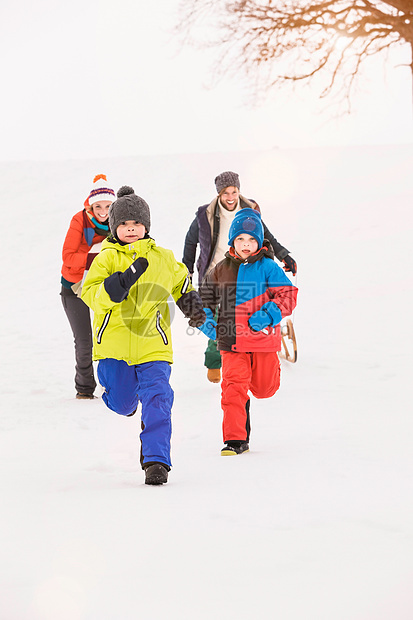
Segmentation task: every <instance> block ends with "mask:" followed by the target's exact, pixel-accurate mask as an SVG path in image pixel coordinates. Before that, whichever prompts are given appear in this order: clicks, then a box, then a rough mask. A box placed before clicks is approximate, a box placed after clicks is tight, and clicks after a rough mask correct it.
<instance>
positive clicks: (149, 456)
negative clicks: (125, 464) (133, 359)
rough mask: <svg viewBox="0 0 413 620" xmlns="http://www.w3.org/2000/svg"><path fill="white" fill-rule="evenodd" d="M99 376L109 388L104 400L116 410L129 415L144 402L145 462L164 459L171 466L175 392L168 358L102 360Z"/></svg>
mask: <svg viewBox="0 0 413 620" xmlns="http://www.w3.org/2000/svg"><path fill="white" fill-rule="evenodd" d="M97 372H98V379H99V383H100V384H101V386H102V387H103V388H104V389H105V392H104V393H103V395H102V398H103V401H104V402H105V404H106V405H107V407H109V409H112V411H115V412H116V413H119V414H120V415H124V416H127V415H129V414H131V413H133V412H134V411H135V409H136V408H137V406H138V403H139V401H140V402H141V403H142V424H141V428H142V432H141V434H140V440H141V465H142V468H145V465H147V464H148V463H163V464H165V465H167V466H168V468H169V467H171V434H172V422H171V409H172V405H173V402H174V392H173V390H172V388H171V386H170V385H169V377H170V376H171V366H170V364H168V362H163V361H156V362H146V363H145V364H136V365H134V366H129V365H128V364H127V363H126V362H124V361H123V360H115V359H104V360H99V364H98V371H97Z"/></svg>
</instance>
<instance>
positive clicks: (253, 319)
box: [248, 301, 282, 332]
mask: <svg viewBox="0 0 413 620" xmlns="http://www.w3.org/2000/svg"><path fill="white" fill-rule="evenodd" d="M281 319H282V315H281V310H280V309H279V307H278V306H277V304H276V303H275V302H273V301H268V302H267V303H266V304H264V305H263V306H262V307H261V308H260V309H259V310H257V311H256V312H254V313H253V314H252V315H251V316H250V318H249V320H248V325H249V326H250V327H251V329H253V330H254V331H255V332H260V331H261V330H262V329H265V328H266V327H269V326H270V325H278V323H279V322H280V321H281Z"/></svg>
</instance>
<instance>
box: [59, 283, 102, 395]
mask: <svg viewBox="0 0 413 620" xmlns="http://www.w3.org/2000/svg"><path fill="white" fill-rule="evenodd" d="M60 295H61V296H62V304H63V308H64V310H65V312H66V316H67V318H68V319H69V323H70V327H71V328H72V332H73V337H74V341H75V358H76V366H75V371H76V374H75V387H76V390H77V392H79V393H81V394H93V392H94V391H95V387H96V381H95V376H94V372H93V364H92V347H93V338H92V326H91V324H90V311H89V308H88V306H87V305H86V304H85V302H84V301H82V300H81V299H80V297H78V296H77V295H75V293H74V292H73V291H72V289H71V288H66V287H65V286H62V290H61V292H60Z"/></svg>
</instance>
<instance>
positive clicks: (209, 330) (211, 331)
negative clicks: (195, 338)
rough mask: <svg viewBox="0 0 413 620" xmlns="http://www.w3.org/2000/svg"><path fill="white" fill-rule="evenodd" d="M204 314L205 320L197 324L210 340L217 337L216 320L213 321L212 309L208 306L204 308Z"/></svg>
mask: <svg viewBox="0 0 413 620" xmlns="http://www.w3.org/2000/svg"><path fill="white" fill-rule="evenodd" d="M204 311H205V314H206V320H205V322H204V323H202V325H198V326H197V327H198V329H199V330H200V331H201V332H202V333H203V334H205V336H207V337H208V338H210V339H211V340H216V339H217V322H216V321H214V315H213V314H212V310H210V309H209V308H204Z"/></svg>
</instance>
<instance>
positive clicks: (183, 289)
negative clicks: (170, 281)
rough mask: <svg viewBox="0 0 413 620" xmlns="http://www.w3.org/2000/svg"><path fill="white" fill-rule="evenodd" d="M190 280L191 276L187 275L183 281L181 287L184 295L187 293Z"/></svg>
mask: <svg viewBox="0 0 413 620" xmlns="http://www.w3.org/2000/svg"><path fill="white" fill-rule="evenodd" d="M189 282H190V280H189V276H186V278H185V282H184V283H183V285H182V288H181V294H182V295H185V293H186V292H187V290H188V287H189Z"/></svg>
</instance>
